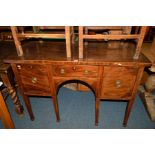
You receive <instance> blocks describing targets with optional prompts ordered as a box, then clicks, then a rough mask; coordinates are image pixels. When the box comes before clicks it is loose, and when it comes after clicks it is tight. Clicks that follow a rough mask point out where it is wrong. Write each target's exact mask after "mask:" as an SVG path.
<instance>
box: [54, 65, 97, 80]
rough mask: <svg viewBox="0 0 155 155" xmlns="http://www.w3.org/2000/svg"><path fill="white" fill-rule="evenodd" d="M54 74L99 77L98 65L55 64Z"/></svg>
mask: <svg viewBox="0 0 155 155" xmlns="http://www.w3.org/2000/svg"><path fill="white" fill-rule="evenodd" d="M53 75H54V76H61V77H63V76H68V77H78V76H84V77H97V76H98V66H91V65H53Z"/></svg>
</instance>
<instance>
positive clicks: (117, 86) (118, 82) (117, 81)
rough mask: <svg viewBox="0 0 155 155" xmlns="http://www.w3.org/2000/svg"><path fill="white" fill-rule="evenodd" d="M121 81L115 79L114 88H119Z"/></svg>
mask: <svg viewBox="0 0 155 155" xmlns="http://www.w3.org/2000/svg"><path fill="white" fill-rule="evenodd" d="M122 84H123V82H122V81H121V80H116V82H115V86H116V88H120V87H121V86H122Z"/></svg>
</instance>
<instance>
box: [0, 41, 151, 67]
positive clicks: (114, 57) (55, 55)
mask: <svg viewBox="0 0 155 155" xmlns="http://www.w3.org/2000/svg"><path fill="white" fill-rule="evenodd" d="M22 47H23V51H24V55H23V56H20V57H19V56H18V55H17V53H16V48H15V45H14V42H1V43H0V60H1V61H2V60H3V61H4V62H7V63H26V62H28V63H31V62H32V63H35V62H36V63H51V62H55V63H60V62H61V63H63V62H64V63H78V64H97V65H99V64H103V63H114V62H120V63H138V64H142V65H150V64H151V63H150V61H149V60H148V59H147V58H146V57H145V56H144V55H143V54H140V57H139V59H137V60H135V59H133V55H134V53H135V45H134V43H132V42H123V41H107V42H104V43H103V42H89V43H88V45H87V46H84V58H83V59H82V60H80V59H79V58H78V45H76V44H75V45H74V46H73V47H72V57H71V59H67V57H66V46H65V41H50V40H49V41H40V42H39V41H27V42H24V43H23V45H22Z"/></svg>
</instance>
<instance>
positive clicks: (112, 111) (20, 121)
mask: <svg viewBox="0 0 155 155" xmlns="http://www.w3.org/2000/svg"><path fill="white" fill-rule="evenodd" d="M19 98H20V101H21V103H22V104H23V100H22V97H21V96H20V94H19ZM30 101H31V105H32V109H33V112H34V115H35V120H34V121H31V120H30V119H29V115H28V113H27V110H26V108H25V105H24V104H23V105H24V115H23V116H22V117H19V116H18V115H17V114H16V113H15V112H14V110H13V104H12V101H11V99H10V98H8V99H7V101H6V103H7V105H8V109H9V111H10V114H11V116H12V119H13V122H14V124H15V128H16V129H154V128H155V122H152V121H151V120H150V119H149V117H148V115H147V112H146V110H145V108H144V106H143V103H142V101H141V99H140V98H139V96H138V95H137V97H136V99H135V102H134V105H133V108H132V111H131V114H130V117H129V121H128V125H127V127H123V126H122V122H123V118H124V113H125V108H126V102H122V101H119V102H116V101H101V107H100V119H99V125H98V126H95V97H94V94H93V93H92V92H78V91H72V90H70V89H67V88H63V87H62V88H61V89H60V91H59V93H58V103H59V111H60V119H61V120H60V122H56V117H55V113H54V108H53V104H52V99H51V98H50V97H30ZM0 128H1V129H2V128H4V127H3V125H2V122H1V121H0Z"/></svg>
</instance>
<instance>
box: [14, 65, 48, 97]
mask: <svg viewBox="0 0 155 155" xmlns="http://www.w3.org/2000/svg"><path fill="white" fill-rule="evenodd" d="M16 66H17V70H18V73H19V76H20V79H21V82H22V85H23V89H24V92H25V93H28V94H32V95H33V94H36V95H37V94H38V95H46V94H50V87H49V81H48V74H47V67H46V66H44V65H34V64H33V65H29V64H17V65H16Z"/></svg>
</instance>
